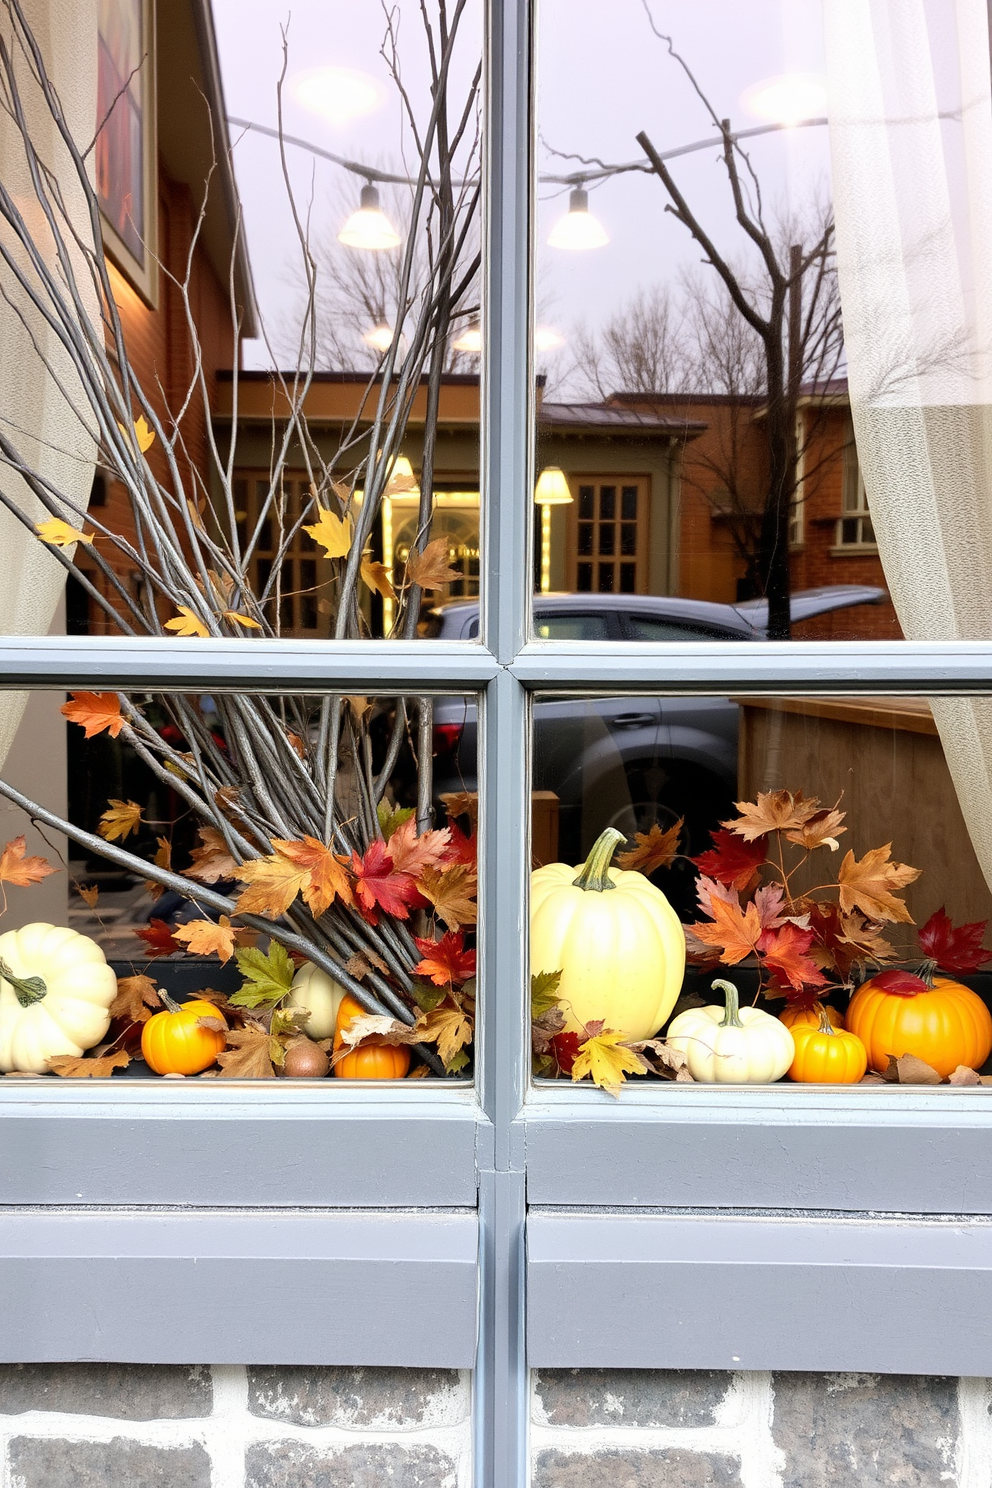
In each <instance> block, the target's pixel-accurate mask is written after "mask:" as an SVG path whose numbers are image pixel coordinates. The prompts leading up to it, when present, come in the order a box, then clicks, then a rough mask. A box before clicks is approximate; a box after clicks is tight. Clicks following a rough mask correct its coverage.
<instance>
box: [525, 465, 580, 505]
mask: <svg viewBox="0 0 992 1488" xmlns="http://www.w3.org/2000/svg"><path fill="white" fill-rule="evenodd" d="M534 500H535V501H536V502H537V504H538V506H568V505H569V503H570V502H571V500H572V493H571V491H570V490H569V489H568V480H567V479H566V476H565V472H564V470H562V469H561V467H560V466H559V465H545V467H544V469H543V470H542V471H541V474H540V475H539V476H538V480H537V485H536V486H535V487H534Z"/></svg>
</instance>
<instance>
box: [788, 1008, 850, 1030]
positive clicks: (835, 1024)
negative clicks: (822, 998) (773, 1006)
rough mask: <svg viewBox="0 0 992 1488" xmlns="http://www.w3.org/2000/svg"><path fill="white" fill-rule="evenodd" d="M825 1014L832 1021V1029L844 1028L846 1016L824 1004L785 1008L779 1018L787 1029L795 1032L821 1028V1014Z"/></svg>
mask: <svg viewBox="0 0 992 1488" xmlns="http://www.w3.org/2000/svg"><path fill="white" fill-rule="evenodd" d="M824 1012H825V1013H826V1015H827V1017H828V1018H829V1019H830V1025H831V1027H832V1028H843V1027H844V1014H843V1013H842V1012H839V1011H838V1009H837V1008H835V1007H828V1006H827V1005H826V1004H825V1003H822V1002H812V1003H810V1005H809V1007H796V1006H795V1005H790V1006H789V1007H786V1008H783V1009H782V1011H781V1012H780V1013H779V1015H778V1016H779V1022H780V1023H784V1024H785V1026H786V1028H791V1029H792V1030H793V1032H795V1030H796V1029H797V1028H807V1027H808V1028H819V1026H820V1014H821V1013H824Z"/></svg>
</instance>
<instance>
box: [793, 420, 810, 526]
mask: <svg viewBox="0 0 992 1488" xmlns="http://www.w3.org/2000/svg"><path fill="white" fill-rule="evenodd" d="M805 541H806V431H805V425H804V422H803V417H802V414H800V415H799V417H798V418H797V419H796V484H795V490H794V492H793V496H792V507H791V510H790V512H789V547H790V548H801V547H802V545H803V543H804V542H805Z"/></svg>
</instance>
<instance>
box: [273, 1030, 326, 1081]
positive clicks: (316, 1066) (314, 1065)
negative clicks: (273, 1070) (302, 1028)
mask: <svg viewBox="0 0 992 1488" xmlns="http://www.w3.org/2000/svg"><path fill="white" fill-rule="evenodd" d="M330 1067H331V1061H330V1060H329V1059H328V1057H327V1055H326V1054H325V1053H324V1050H323V1049H322V1048H321V1047H320V1045H319V1044H315V1043H314V1042H313V1040H312V1039H308V1038H298V1039H294V1040H293V1042H292V1043H291V1044H289V1045H287V1048H286V1057H285V1059H284V1060H283V1066H282V1072H283V1074H284V1075H285V1076H286V1077H287V1079H290V1080H322V1079H323V1078H324V1076H325V1075H326V1074H327V1072H328V1070H329V1069H330Z"/></svg>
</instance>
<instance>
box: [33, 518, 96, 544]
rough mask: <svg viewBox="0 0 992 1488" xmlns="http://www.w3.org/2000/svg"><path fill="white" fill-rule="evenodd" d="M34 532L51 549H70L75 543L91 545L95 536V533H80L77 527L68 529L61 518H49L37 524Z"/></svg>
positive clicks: (66, 523)
mask: <svg viewBox="0 0 992 1488" xmlns="http://www.w3.org/2000/svg"><path fill="white" fill-rule="evenodd" d="M35 531H36V532H37V534H38V536H39V537H40V538H41V540H42V542H44V543H48V545H49V547H52V548H71V547H72V544H73V543H77V542H81V543H92V541H93V539H94V537H95V536H96V533H95V532H80V530H79V528H78V527H70V526H69V523H68V522H63V520H62V518H61V517H49V519H48V521H47V522H39V523H38V525H37V527H36V528H35Z"/></svg>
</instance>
